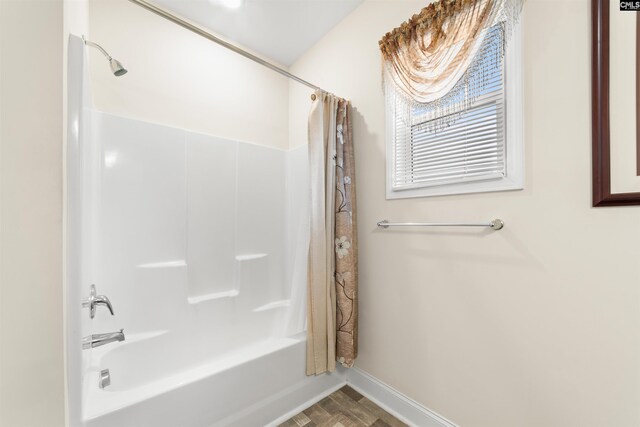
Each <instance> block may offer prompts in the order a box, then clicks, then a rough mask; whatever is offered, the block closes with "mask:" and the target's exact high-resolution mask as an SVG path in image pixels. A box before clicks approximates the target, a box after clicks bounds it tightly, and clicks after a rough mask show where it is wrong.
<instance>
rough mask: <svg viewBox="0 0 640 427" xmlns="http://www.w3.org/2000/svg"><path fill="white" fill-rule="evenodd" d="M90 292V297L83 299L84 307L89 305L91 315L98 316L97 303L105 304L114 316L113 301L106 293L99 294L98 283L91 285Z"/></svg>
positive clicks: (92, 316)
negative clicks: (97, 290)
mask: <svg viewBox="0 0 640 427" xmlns="http://www.w3.org/2000/svg"><path fill="white" fill-rule="evenodd" d="M90 289H91V290H90V292H89V298H87V299H85V300H83V301H82V306H83V307H89V316H91V318H92V319H93V318H94V317H95V316H96V306H97V305H105V306H107V308H108V309H109V311H110V312H111V315H112V316H113V307H112V306H111V301H109V298H107V297H106V296H104V295H97V292H96V285H91V288H90Z"/></svg>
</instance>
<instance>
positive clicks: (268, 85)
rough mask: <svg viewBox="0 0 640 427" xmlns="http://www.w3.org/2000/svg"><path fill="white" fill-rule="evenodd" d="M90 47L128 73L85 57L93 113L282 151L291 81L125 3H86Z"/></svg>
mask: <svg viewBox="0 0 640 427" xmlns="http://www.w3.org/2000/svg"><path fill="white" fill-rule="evenodd" d="M89 16H90V21H89V24H90V36H91V37H90V39H92V40H93V41H95V42H97V43H99V44H101V45H102V46H103V47H104V48H105V49H106V50H107V51H108V52H109V53H110V54H111V55H113V57H114V58H117V59H118V60H120V61H121V62H122V63H123V64H124V65H125V67H126V68H127V69H128V70H129V73H128V74H126V75H124V76H122V77H118V78H115V77H114V76H113V75H112V74H111V73H110V71H109V66H108V63H107V62H106V60H105V59H104V58H103V57H101V54H100V53H99V52H98V51H96V50H95V49H92V52H90V53H89V58H90V74H91V83H92V90H93V100H94V104H95V106H96V108H97V109H99V110H101V111H105V112H109V113H114V114H119V115H123V116H126V117H132V118H138V119H142V120H147V121H150V122H155V123H162V124H165V125H168V126H175V127H179V128H184V129H188V130H193V131H197V132H202V133H207V134H210V135H216V136H220V137H225V138H229V139H233V140H240V141H249V142H253V143H256V144H262V145H268V146H272V147H278V148H287V144H288V111H289V110H288V87H289V83H288V80H287V79H286V78H285V77H283V76H280V75H279V74H277V73H274V72H273V71H271V70H269V69H267V68H264V67H263V66H261V65H258V64H256V63H254V62H251V61H250V60H248V59H246V58H243V57H241V56H239V55H238V54H236V53H233V52H231V51H228V50H227V49H225V48H223V47H220V46H218V45H216V44H214V43H212V42H211V41H209V40H206V39H204V38H202V37H200V36H197V35H195V34H193V33H191V32H189V31H187V30H185V29H184V28H181V27H179V26H177V25H175V24H173V23H170V22H169V21H166V20H164V19H163V18H160V17H158V16H156V15H154V14H152V13H151V12H148V11H146V10H144V9H142V8H141V7H139V6H137V5H135V4H133V3H130V2H128V1H127V0H91V2H90V10H89Z"/></svg>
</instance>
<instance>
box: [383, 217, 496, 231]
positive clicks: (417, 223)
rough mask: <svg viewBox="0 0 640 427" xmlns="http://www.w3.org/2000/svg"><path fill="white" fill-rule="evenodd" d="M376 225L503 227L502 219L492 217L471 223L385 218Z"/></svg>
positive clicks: (387, 226)
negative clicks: (407, 220)
mask: <svg viewBox="0 0 640 427" xmlns="http://www.w3.org/2000/svg"><path fill="white" fill-rule="evenodd" d="M378 227H380V228H389V227H490V228H492V229H494V230H500V229H502V227H504V221H502V220H501V219H494V220H492V221H491V222H488V223H487V222H482V223H473V222H389V220H387V219H383V220H382V221H378Z"/></svg>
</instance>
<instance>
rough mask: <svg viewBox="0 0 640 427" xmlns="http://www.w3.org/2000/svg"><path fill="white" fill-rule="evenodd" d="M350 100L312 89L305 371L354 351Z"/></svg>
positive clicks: (346, 358) (348, 360)
mask: <svg viewBox="0 0 640 427" xmlns="http://www.w3.org/2000/svg"><path fill="white" fill-rule="evenodd" d="M351 129H352V128H351V104H350V103H349V101H346V100H344V99H341V98H337V97H335V96H333V95H331V94H328V93H323V92H320V91H317V92H316V94H315V100H314V101H313V105H312V108H311V113H310V114H309V165H310V174H311V215H310V220H311V221H310V223H311V239H310V243H309V265H308V280H307V286H308V293H307V294H308V304H307V375H318V374H321V373H323V372H327V371H328V372H331V371H334V370H335V367H336V360H337V361H339V362H340V363H342V364H343V365H344V366H347V367H351V366H353V362H354V360H355V358H356V356H357V354H358V305H357V303H358V292H357V291H358V252H357V249H358V245H357V236H356V191H355V170H354V158H353V134H352V130H351Z"/></svg>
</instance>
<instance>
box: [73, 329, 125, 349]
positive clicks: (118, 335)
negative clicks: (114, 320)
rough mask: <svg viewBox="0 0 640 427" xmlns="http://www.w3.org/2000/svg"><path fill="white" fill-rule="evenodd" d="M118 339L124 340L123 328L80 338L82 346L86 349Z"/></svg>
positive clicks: (117, 340)
mask: <svg viewBox="0 0 640 427" xmlns="http://www.w3.org/2000/svg"><path fill="white" fill-rule="evenodd" d="M119 341H124V329H120V332H109V333H106V334H94V335H89V336H87V337H84V338H82V348H83V349H84V350H86V349H89V348H93V347H100V346H101V345H105V344H109V343H112V342H119Z"/></svg>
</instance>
